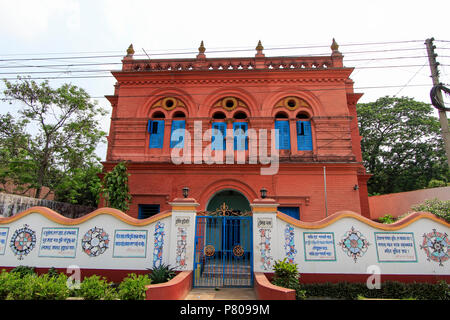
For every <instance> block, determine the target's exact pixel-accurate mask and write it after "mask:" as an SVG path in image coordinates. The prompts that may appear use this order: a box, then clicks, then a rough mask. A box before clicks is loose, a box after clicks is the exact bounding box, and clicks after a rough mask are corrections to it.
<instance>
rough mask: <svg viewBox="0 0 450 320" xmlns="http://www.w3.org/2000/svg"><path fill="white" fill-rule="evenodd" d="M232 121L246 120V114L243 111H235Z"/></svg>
mask: <svg viewBox="0 0 450 320" xmlns="http://www.w3.org/2000/svg"><path fill="white" fill-rule="evenodd" d="M233 119H247V114H246V113H245V112H244V111H237V112H236V113H235V114H234V115H233Z"/></svg>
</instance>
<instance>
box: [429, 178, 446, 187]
mask: <svg viewBox="0 0 450 320" xmlns="http://www.w3.org/2000/svg"><path fill="white" fill-rule="evenodd" d="M446 186H447V182H445V181H442V180H437V179H431V180H430V182H428V188H439V187H446Z"/></svg>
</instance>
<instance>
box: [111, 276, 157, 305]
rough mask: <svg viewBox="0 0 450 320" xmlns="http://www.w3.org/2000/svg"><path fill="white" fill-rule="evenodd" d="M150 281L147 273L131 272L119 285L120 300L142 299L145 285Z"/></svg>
mask: <svg viewBox="0 0 450 320" xmlns="http://www.w3.org/2000/svg"><path fill="white" fill-rule="evenodd" d="M151 282H152V281H151V280H150V278H149V276H148V275H136V274H134V273H131V274H129V275H128V276H127V277H126V278H124V279H123V280H122V282H121V283H120V285H119V291H118V295H119V298H120V299H121V300H144V299H145V286H146V285H149V284H151Z"/></svg>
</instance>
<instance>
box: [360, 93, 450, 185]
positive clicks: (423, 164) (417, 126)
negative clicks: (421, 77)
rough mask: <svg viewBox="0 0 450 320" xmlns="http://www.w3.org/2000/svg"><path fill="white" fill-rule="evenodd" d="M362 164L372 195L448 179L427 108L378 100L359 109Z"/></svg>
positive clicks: (437, 130)
mask: <svg viewBox="0 0 450 320" xmlns="http://www.w3.org/2000/svg"><path fill="white" fill-rule="evenodd" d="M357 112H358V122H359V132H360V135H361V136H362V140H361V151H362V155H363V162H364V165H365V167H366V169H367V170H368V171H369V173H371V174H373V177H372V178H371V179H370V180H369V181H368V188H369V193H370V194H374V193H377V194H385V193H394V192H402V191H410V190H416V189H422V188H425V187H427V185H428V182H429V181H430V180H431V179H438V180H443V181H448V180H450V171H449V168H448V165H447V163H446V157H445V152H444V147H443V141H442V138H441V135H440V125H439V121H438V119H437V118H436V117H434V116H433V109H432V107H431V106H430V105H429V104H426V103H423V102H418V101H414V100H413V99H411V98H407V97H402V98H397V97H388V96H386V97H382V98H379V99H378V100H377V101H375V102H371V103H362V104H358V105H357Z"/></svg>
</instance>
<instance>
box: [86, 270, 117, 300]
mask: <svg viewBox="0 0 450 320" xmlns="http://www.w3.org/2000/svg"><path fill="white" fill-rule="evenodd" d="M77 296H81V297H83V298H84V299H86V300H100V299H103V300H114V299H117V292H116V289H115V288H114V287H113V283H112V282H108V281H107V279H106V278H105V277H100V276H97V275H93V276H90V277H86V278H84V279H83V281H82V282H81V284H80V289H77Z"/></svg>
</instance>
